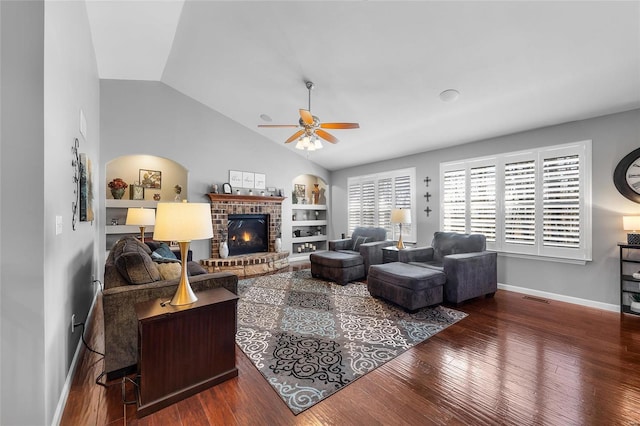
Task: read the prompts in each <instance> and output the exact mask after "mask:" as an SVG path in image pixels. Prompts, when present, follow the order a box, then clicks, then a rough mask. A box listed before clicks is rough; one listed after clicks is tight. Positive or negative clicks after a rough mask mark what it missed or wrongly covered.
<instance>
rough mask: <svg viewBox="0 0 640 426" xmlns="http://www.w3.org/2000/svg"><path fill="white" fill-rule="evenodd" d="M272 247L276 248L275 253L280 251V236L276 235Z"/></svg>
mask: <svg viewBox="0 0 640 426" xmlns="http://www.w3.org/2000/svg"><path fill="white" fill-rule="evenodd" d="M273 248H274V249H275V250H276V253H280V250H281V249H282V238H280V237H276V241H275V243H274V244H273Z"/></svg>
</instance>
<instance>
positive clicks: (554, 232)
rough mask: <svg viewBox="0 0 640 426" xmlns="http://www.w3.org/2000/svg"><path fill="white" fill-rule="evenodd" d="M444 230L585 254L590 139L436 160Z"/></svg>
mask: <svg viewBox="0 0 640 426" xmlns="http://www.w3.org/2000/svg"><path fill="white" fill-rule="evenodd" d="M440 175H441V192H442V206H441V210H442V212H443V213H442V215H441V219H440V220H441V224H440V225H441V226H440V227H441V229H443V230H444V231H454V232H467V233H480V234H484V235H485V236H486V237H487V247H488V248H489V249H493V250H496V251H499V252H504V253H517V254H521V255H533V256H546V257H553V258H562V259H571V260H580V261H586V260H591V141H584V142H577V143H573V144H564V145H557V146H551V147H545V148H540V149H535V150H530V151H522V152H514V153H506V154H501V155H497V156H494V157H487V158H476V159H469V160H464V161H459V162H453V163H443V164H441V165H440Z"/></svg>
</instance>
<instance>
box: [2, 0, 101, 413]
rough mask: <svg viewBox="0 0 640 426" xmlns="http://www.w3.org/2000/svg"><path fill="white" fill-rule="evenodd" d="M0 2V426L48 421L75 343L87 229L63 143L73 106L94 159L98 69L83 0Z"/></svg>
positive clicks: (72, 132)
mask: <svg viewBox="0 0 640 426" xmlns="http://www.w3.org/2000/svg"><path fill="white" fill-rule="evenodd" d="M0 9H1V14H0V15H1V19H2V22H1V25H0V27H1V32H2V37H1V40H2V46H1V49H0V55H1V64H2V72H1V73H0V75H1V79H2V80H1V83H2V84H1V90H0V91H1V93H2V97H1V99H2V107H1V111H2V135H1V136H2V137H1V151H2V155H1V156H0V161H2V164H1V169H0V170H1V171H0V174H1V179H0V183H1V185H2V188H1V190H2V205H1V216H2V223H1V234H2V238H1V239H0V246H1V253H2V258H1V261H2V267H1V270H0V276H1V281H2V284H3V285H2V294H1V299H0V300H1V301H0V304H1V317H2V329H1V340H2V352H1V356H2V372H1V373H2V382H1V385H0V386H1V389H0V394H1V399H0V406H1V407H2V409H1V415H2V416H1V417H0V424H6V425H20V424H25V425H36V424H50V423H51V422H52V421H54V416H55V410H56V406H57V404H58V402H59V400H60V396H61V395H62V394H63V393H64V392H63V388H64V386H65V379H66V377H67V374H68V372H69V367H70V364H71V361H72V358H73V355H74V351H75V350H76V347H77V345H78V342H79V340H80V334H79V333H78V332H76V333H75V334H73V335H72V334H71V330H70V318H71V313H76V314H77V317H78V320H79V321H83V320H84V318H85V317H86V315H87V313H88V311H89V308H90V306H91V302H92V300H93V299H94V291H93V288H92V285H91V273H92V269H93V267H94V266H95V261H94V256H95V250H94V241H95V235H96V227H95V226H92V225H91V224H90V223H83V224H80V226H79V229H78V231H75V232H73V231H71V202H72V200H73V184H72V181H71V179H72V176H73V169H72V167H71V146H72V143H73V139H74V138H75V137H79V131H78V122H79V118H78V117H79V110H80V108H83V109H84V111H85V113H86V115H87V118H88V121H89V123H90V128H91V129H92V130H93V131H95V133H93V134H92V136H91V144H87V145H84V144H83V143H82V142H81V150H82V151H83V152H86V153H88V154H89V156H90V157H91V158H92V159H93V160H94V161H95V163H96V164H98V162H99V158H98V157H97V155H98V147H99V143H100V141H99V126H98V120H99V109H98V107H99V103H98V95H99V85H98V78H97V68H96V62H95V57H94V54H93V47H92V45H91V34H90V32H89V27H88V17H87V13H86V10H85V4H84V2H68V3H67V2H65V3H60V2H46V4H45V3H44V2H42V1H29V2H8V1H2V2H1V3H0ZM45 28H46V30H45ZM83 145H84V146H83ZM56 215H59V216H62V217H63V232H62V234H60V235H57V236H56V235H55V216H56Z"/></svg>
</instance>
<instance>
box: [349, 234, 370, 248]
mask: <svg viewBox="0 0 640 426" xmlns="http://www.w3.org/2000/svg"><path fill="white" fill-rule="evenodd" d="M368 239H369V238H368V237H356V239H355V240H353V251H360V246H361V245H362V244H364V243H366V242H367V240H368Z"/></svg>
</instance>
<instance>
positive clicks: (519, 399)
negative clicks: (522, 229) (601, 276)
mask: <svg viewBox="0 0 640 426" xmlns="http://www.w3.org/2000/svg"><path fill="white" fill-rule="evenodd" d="M456 309H459V310H461V311H464V312H466V313H468V314H469V316H468V317H467V318H465V319H464V320H462V321H460V322H458V323H457V324H454V325H453V326H451V327H449V328H448V329H446V330H444V331H442V332H440V333H438V334H437V335H435V336H434V337H432V338H430V339H428V340H427V341H425V342H423V343H421V344H419V345H417V346H416V347H414V348H412V349H410V350H408V351H406V352H405V353H404V354H402V355H400V356H399V357H397V358H396V359H394V360H392V361H390V362H388V363H387V364H385V365H383V366H382V367H380V368H378V369H376V370H374V371H373V372H371V373H369V374H367V375H365V376H364V377H362V378H360V379H358V380H357V381H355V382H354V383H352V384H350V385H348V386H347V387H345V388H344V389H342V390H340V391H339V392H337V393H335V394H334V395H332V396H330V397H329V398H327V399H325V400H324V401H322V402H320V403H318V404H316V405H315V406H313V407H311V408H310V409H308V410H306V411H304V412H302V413H301V414H299V415H297V416H294V415H293V414H292V413H291V411H290V410H289V408H287V406H286V405H285V404H284V403H283V402H282V401H281V400H280V398H279V397H278V396H277V394H276V393H275V391H273V389H272V388H271V386H270V385H269V384H268V383H267V382H266V380H265V379H264V378H263V377H262V375H261V374H260V373H259V372H258V371H257V370H256V369H255V367H254V366H253V364H251V362H250V361H249V360H248V359H247V358H246V357H245V355H244V354H243V353H242V351H241V350H240V349H238V348H236V360H237V366H238V369H239V375H238V377H237V378H234V379H231V380H229V381H227V382H224V383H222V384H219V385H217V386H214V387H212V388H210V389H208V390H206V391H204V392H201V393H199V394H197V395H194V396H192V397H190V398H188V399H186V400H183V401H181V402H179V403H177V404H174V405H172V406H170V407H168V408H165V409H163V410H161V411H158V412H156V413H154V414H151V415H149V416H147V417H143V418H141V419H138V418H136V412H135V411H136V409H135V405H125V404H123V403H122V400H123V392H122V389H123V385H122V381H121V380H116V381H112V382H110V383H108V387H107V388H104V387H102V386H98V385H96V384H95V379H96V377H97V376H98V375H99V374H100V373H101V372H102V368H103V361H102V360H101V357H100V356H99V355H96V354H94V353H91V352H89V351H87V350H84V353H83V355H81V361H80V363H79V366H78V369H77V373H76V375H75V377H74V379H73V384H72V387H71V391H70V394H69V398H68V401H67V405H66V407H65V410H64V413H63V417H62V422H61V424H62V425H124V424H130V425H185V426H186V425H189V426H192V425H236V424H237V425H298V424H299V425H308V424H341V425H344V424H353V425H358V424H367V425H375V424H393V425H397V424H408V425H418V424H420V425H426V424H447V425H462V424H464V425H471V424H473V425H482V424H487V425H489V424H490V425H494V424H508V425H640V316H631V315H621V314H617V313H613V312H606V311H601V310H597V309H591V308H584V307H581V306H577V305H572V304H567V303H562V302H556V301H549V303H544V302H541V301H539V300H535V298H533V299H532V298H526V297H524V295H522V294H519V293H513V292H507V291H502V290H499V291H498V292H497V293H496V296H495V298H493V299H484V298H482V299H476V300H472V301H469V302H467V303H465V304H463V305H461V306H459V307H457V308H456ZM86 336H87V340H88V342H89V344H90V345H91V346H92V347H93V348H95V349H97V350H100V351H102V349H103V335H102V308H101V300H99V301H98V302H97V304H96V308H95V309H94V318H93V321H92V325H91V329H90V330H88V331H87V334H86ZM124 389H125V392H124V397H125V398H126V399H127V400H133V399H134V392H133V385H132V384H131V383H129V382H125V384H124Z"/></svg>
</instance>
